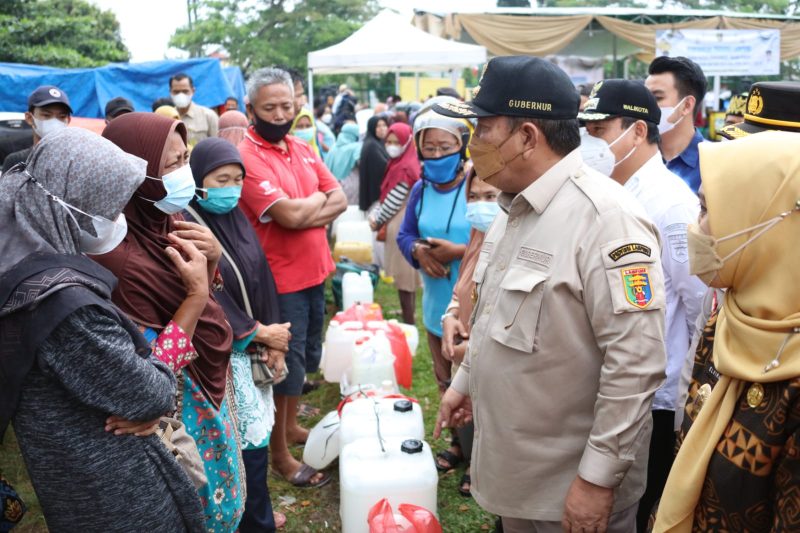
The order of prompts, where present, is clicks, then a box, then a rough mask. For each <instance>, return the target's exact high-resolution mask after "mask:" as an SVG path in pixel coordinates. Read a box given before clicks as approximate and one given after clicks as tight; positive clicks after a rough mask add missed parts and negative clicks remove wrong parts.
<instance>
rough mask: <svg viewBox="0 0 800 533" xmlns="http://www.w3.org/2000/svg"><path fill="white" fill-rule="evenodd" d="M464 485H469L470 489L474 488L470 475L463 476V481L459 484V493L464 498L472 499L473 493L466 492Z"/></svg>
mask: <svg viewBox="0 0 800 533" xmlns="http://www.w3.org/2000/svg"><path fill="white" fill-rule="evenodd" d="M464 485H469V486H470V487H472V478H471V477H470V475H469V474H464V475H463V476H461V481H459V482H458V493H459V494H461V495H462V496H464V497H465V498H471V497H472V493H471V492H470V491H469V489H467V490H464Z"/></svg>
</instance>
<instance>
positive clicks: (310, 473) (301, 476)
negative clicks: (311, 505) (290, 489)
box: [285, 463, 331, 489]
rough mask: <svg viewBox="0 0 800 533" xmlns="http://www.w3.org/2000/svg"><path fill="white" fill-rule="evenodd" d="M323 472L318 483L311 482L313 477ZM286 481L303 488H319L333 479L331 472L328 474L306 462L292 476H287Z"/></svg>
mask: <svg viewBox="0 0 800 533" xmlns="http://www.w3.org/2000/svg"><path fill="white" fill-rule="evenodd" d="M318 473H319V474H322V479H320V480H319V481H317V482H316V483H312V482H311V478H312V477H314V476H315V475H317V474H318ZM285 479H286V481H288V482H289V483H291V484H292V485H294V486H295V487H298V488H301V489H312V488H313V489H318V488H320V487H324V486H325V485H327V484H328V483H330V481H331V476H330V474H326V473H325V472H320V471H319V470H317V469H316V468H313V467H311V466H309V465H307V464H305V463H303V465H302V466H301V467H300V470H298V471H297V472H295V473H294V475H293V476H292V477H291V478H285Z"/></svg>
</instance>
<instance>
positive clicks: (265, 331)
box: [253, 322, 292, 352]
mask: <svg viewBox="0 0 800 533" xmlns="http://www.w3.org/2000/svg"><path fill="white" fill-rule="evenodd" d="M291 327H292V323H291V322H284V323H283V324H270V325H269V326H265V325H264V324H259V325H258V331H257V332H256V336H255V337H254V339H253V340H255V341H256V342H260V343H261V344H266V345H267V347H268V348H272V349H273V350H280V351H282V352H286V351H288V350H289V341H290V340H291V339H292V333H291V332H290V331H289V328H291Z"/></svg>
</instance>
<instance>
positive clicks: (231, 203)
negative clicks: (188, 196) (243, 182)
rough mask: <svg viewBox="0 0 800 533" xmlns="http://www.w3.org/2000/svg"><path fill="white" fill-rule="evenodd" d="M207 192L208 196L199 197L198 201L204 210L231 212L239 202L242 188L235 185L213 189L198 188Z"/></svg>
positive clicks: (218, 212)
mask: <svg viewBox="0 0 800 533" xmlns="http://www.w3.org/2000/svg"><path fill="white" fill-rule="evenodd" d="M198 190H200V191H204V192H205V193H206V198H200V197H199V196H198V197H197V203H198V204H200V207H202V208H203V210H204V211H208V212H209V213H213V214H215V215H224V214H225V213H230V212H231V211H233V209H234V208H235V207H236V205H237V204H238V203H239V197H240V196H242V188H241V187H237V186H233V187H214V188H211V189H198Z"/></svg>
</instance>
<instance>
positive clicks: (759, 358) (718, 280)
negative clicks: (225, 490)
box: [655, 132, 800, 532]
mask: <svg viewBox="0 0 800 533" xmlns="http://www.w3.org/2000/svg"><path fill="white" fill-rule="evenodd" d="M798 154H800V135H797V134H796V133H789V132H763V133H758V134H755V135H750V136H749V137H745V138H742V139H738V140H736V141H733V142H728V143H703V144H701V146H700V175H701V178H702V188H701V193H700V202H701V207H700V218H699V220H698V225H697V226H696V227H690V228H689V232H688V243H689V264H690V269H691V271H692V273H693V274H695V275H697V276H698V277H699V278H700V279H702V280H703V281H704V282H706V283H707V284H709V285H710V286H711V287H715V288H725V289H727V290H726V292H725V296H724V305H722V306H721V308H720V309H719V310H718V311H716V313H715V314H712V316H711V319H710V320H709V321H708V323H707V325H706V329H705V332H704V334H703V337H702V339H701V340H700V343H699V345H698V348H697V353H696V355H695V359H694V369H693V371H692V382H691V386H690V389H689V398H688V400H687V402H686V410H685V411H686V413H685V416H684V420H683V427H682V430H681V434H680V438H679V442H681V446H680V450H679V451H678V455H677V457H676V458H675V463H674V465H673V467H672V471H671V473H670V476H669V479H668V480H667V485H666V487H665V488H664V494H663V495H662V497H661V503H660V505H659V507H658V511H657V514H656V522H655V531H669V532H690V531H723V530H725V531H754V532H755V531H797V530H798V525H797V509H798V508H800V493H798V490H797V488H798V486H800V284H798V283H797V265H798V264H800V247H798V246H797V243H798V241H799V240H800V155H798Z"/></svg>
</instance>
